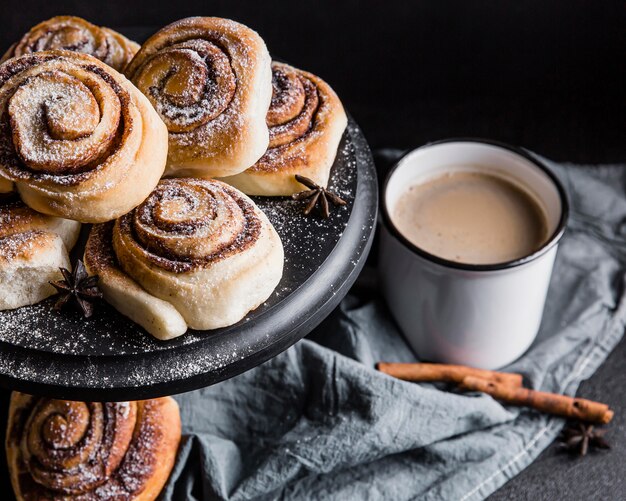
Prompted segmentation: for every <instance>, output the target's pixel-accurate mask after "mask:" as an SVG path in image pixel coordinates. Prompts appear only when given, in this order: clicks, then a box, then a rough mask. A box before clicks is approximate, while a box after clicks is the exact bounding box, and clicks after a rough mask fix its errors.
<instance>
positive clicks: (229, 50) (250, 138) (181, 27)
mask: <svg viewBox="0 0 626 501" xmlns="http://www.w3.org/2000/svg"><path fill="white" fill-rule="evenodd" d="M126 75H127V76H128V77H129V78H130V79H131V80H132V81H133V83H134V84H135V85H136V86H137V87H138V88H139V89H140V90H141V91H142V92H143V93H144V94H145V95H146V96H148V99H150V101H151V102H152V104H153V105H154V107H155V109H156V110H157V112H158V113H159V115H160V116H161V118H162V119H163V121H164V122H165V124H166V125H167V127H168V129H169V133H170V135H169V153H168V159H167V171H166V174H168V175H173V176H181V177H182V176H192V177H215V176H227V175H231V174H236V173H238V172H241V171H243V170H245V169H247V168H248V167H250V166H251V165H252V164H254V163H255V162H256V161H257V160H258V159H259V158H260V157H261V155H263V153H264V152H265V150H266V149H267V145H268V142H269V136H268V130H267V125H266V123H265V115H266V114H267V110H268V109H269V105H270V100H271V97H272V77H271V62H270V56H269V53H268V51H267V48H266V47H265V43H264V42H263V40H262V39H261V37H260V36H259V35H258V34H257V33H256V32H254V31H252V30H251V29H250V28H247V27H246V26H244V25H242V24H239V23H237V22H235V21H230V20H228V19H220V18H216V17H191V18H187V19H182V20H180V21H177V22H175V23H172V24H170V25H169V26H166V27H165V28H163V29H162V30H160V31H158V32H157V33H155V34H154V35H152V36H151V37H150V38H149V39H148V40H147V41H146V43H144V44H143V45H142V47H141V50H140V51H139V52H138V53H137V55H136V56H135V58H134V59H133V60H132V61H131V63H130V64H129V66H128V67H127V69H126Z"/></svg>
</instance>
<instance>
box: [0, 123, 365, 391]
mask: <svg viewBox="0 0 626 501" xmlns="http://www.w3.org/2000/svg"><path fill="white" fill-rule="evenodd" d="M357 140H358V141H360V143H356V144H359V147H358V148H356V149H355V141H357ZM363 141H364V140H363V139H362V136H361V133H360V131H358V128H357V127H356V125H355V124H353V123H351V124H350V125H349V127H348V131H347V133H346V135H345V136H344V139H343V140H342V142H341V144H340V147H339V151H338V155H337V159H336V161H335V165H334V167H333V171H332V174H331V181H330V186H329V188H330V189H331V190H333V191H334V192H336V193H337V194H338V195H339V196H341V197H342V198H343V199H345V200H347V201H348V204H347V205H346V206H345V207H339V208H333V211H332V213H331V217H330V218H329V219H326V220H325V219H322V218H321V217H318V216H317V215H312V216H310V217H305V216H304V215H303V214H302V208H303V207H302V205H301V203H299V202H296V201H293V200H291V199H290V198H261V197H257V198H255V202H256V203H257V204H258V206H259V207H260V208H261V209H262V210H263V211H264V212H265V214H266V215H267V216H268V218H269V220H270V221H271V222H272V223H273V224H274V226H275V228H276V230H277V232H278V233H279V235H280V237H281V240H282V242H283V246H284V249H285V267H284V275H283V279H282V280H281V282H280V283H279V285H278V286H277V288H276V290H275V291H274V293H273V294H272V296H271V297H270V298H269V299H268V300H267V301H266V302H265V303H264V304H263V305H261V306H260V307H259V308H257V309H256V310H254V311H253V312H251V313H250V314H248V316H247V317H246V318H244V319H243V320H242V321H241V322H239V323H238V324H236V325H235V326H231V327H228V328H225V329H217V330H215V331H210V332H206V333H205V332H197V331H193V330H190V331H188V332H187V333H186V334H185V335H183V336H181V337H180V338H177V339H174V340H172V341H167V342H161V341H157V340H156V339H154V338H152V337H151V336H150V335H149V334H147V333H146V332H145V331H143V330H142V329H141V328H140V327H139V326H137V325H136V324H134V323H132V322H130V321H129V320H128V319H126V318H125V317H123V316H121V315H120V314H118V313H117V312H116V311H115V310H114V309H113V308H112V307H111V306H109V305H107V304H102V305H99V306H98V308H96V312H95V314H94V317H92V318H91V319H89V320H83V319H82V318H81V316H80V315H79V313H78V312H74V311H66V312H64V313H62V314H57V313H55V312H53V311H52V309H51V306H52V302H53V300H52V299H50V300H46V301H44V302H42V303H40V304H37V305H34V306H29V307H24V308H20V309H17V310H12V311H4V312H0V342H4V343H7V344H9V345H15V346H20V347H23V348H26V349H27V350H29V351H28V352H27V353H30V355H28V356H26V355H25V354H21V353H16V354H13V353H11V354H7V353H5V352H4V351H3V352H0V375H2V374H5V375H12V376H14V377H19V379H20V380H23V381H37V382H39V383H42V384H53V385H59V384H60V385H66V386H76V385H80V386H81V387H90V388H114V387H118V386H120V385H121V386H124V387H142V386H145V385H150V384H154V383H157V382H166V381H176V380H182V379H187V378H190V377H193V376H197V375H200V374H206V373H209V372H214V373H216V374H219V373H220V371H222V370H223V369H224V368H226V367H228V366H230V365H231V364H235V363H237V362H239V361H241V360H242V359H245V358H248V357H250V356H252V355H253V354H255V353H257V352H258V351H259V350H263V349H266V348H267V347H268V346H270V345H272V344H273V343H274V342H275V339H276V337H277V336H280V335H281V332H280V331H284V330H285V329H289V328H291V327H290V326H288V325H284V326H274V328H273V329H270V330H264V329H259V328H257V325H259V324H258V320H259V319H261V318H262V317H263V316H264V315H271V312H272V311H273V310H274V309H275V308H280V307H281V306H282V303H283V301H285V300H286V299H287V298H288V297H290V296H291V295H292V294H293V293H294V292H295V291H297V290H298V289H300V288H301V287H307V282H309V281H311V280H312V279H313V278H312V277H313V276H314V275H315V274H316V272H317V271H318V268H319V267H320V265H321V264H322V263H323V262H324V261H325V260H326V259H327V258H328V255H329V254H330V252H331V251H332V250H333V249H334V248H335V246H336V244H337V243H338V242H339V240H340V239H341V237H342V235H343V234H344V232H345V231H346V225H347V224H348V220H349V218H350V214H351V213H352V210H353V204H354V197H355V194H356V187H357V162H359V165H361V164H365V165H367V163H368V162H371V156H370V154H369V151H368V150H367V149H366V147H365V146H364V145H365V143H364V142H363ZM362 148H363V150H361V149H362ZM368 169H369V170H368ZM362 175H363V176H364V178H363V179H361V176H362ZM373 175H374V174H373V166H372V165H371V164H370V165H369V167H368V168H365V169H364V170H359V183H361V182H369V183H371V182H372V181H371V176H373ZM368 178H369V179H368ZM373 223H374V220H373V216H372V219H371V220H369V222H368V223H367V224H366V225H364V226H363V227H359V228H354V225H352V226H351V228H352V230H350V231H352V232H355V231H356V232H357V233H358V234H361V235H362V241H361V242H359V243H358V245H357V247H356V248H355V250H354V259H353V260H351V261H350V262H349V263H346V266H348V267H350V268H356V267H357V266H358V264H359V261H360V256H361V253H362V251H363V249H364V248H365V247H366V244H367V242H368V240H369V236H370V234H371V232H372V230H373V228H372V225H373ZM351 241H352V240H351ZM80 252H81V251H80V250H79V251H78V253H80ZM78 255H80V254H78ZM326 284H327V285H326V286H327V287H329V290H328V291H327V292H326V294H328V295H329V297H332V296H333V295H334V294H335V292H336V290H337V287H338V286H339V285H340V284H336V283H333V281H332V280H331V281H330V282H326ZM323 287H324V286H323V285H321V284H318V288H319V289H320V290H323ZM294 314H296V312H294ZM299 315H301V313H300V314H299ZM268 318H270V317H268ZM272 318H273V317H272ZM31 350H32V351H31ZM52 353H54V354H63V355H66V356H69V357H70V358H69V359H66V358H59V357H56V356H51V355H50V354H52ZM174 354H176V355H174ZM111 355H114V356H113V357H111ZM102 356H109V357H108V358H107V359H106V361H105V359H101V358H100V357H102ZM68 360H69V361H71V362H72V363H68ZM44 361H45V362H44ZM44 364H45V370H43V367H44Z"/></svg>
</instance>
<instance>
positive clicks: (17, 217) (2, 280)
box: [0, 195, 80, 310]
mask: <svg viewBox="0 0 626 501" xmlns="http://www.w3.org/2000/svg"><path fill="white" fill-rule="evenodd" d="M79 233H80V223H77V222H76V221H70V220H67V219H61V218H58V217H51V216H44V215H43V214H39V213H37V212H35V211H34V210H32V209H30V208H29V207H27V206H26V205H24V204H23V203H22V202H21V201H20V200H19V199H18V198H17V196H16V195H13V196H10V195H0V291H2V294H0V310H7V309H13V308H19V307H20V306H26V305H29V304H35V303H38V302H39V301H42V300H43V299H45V298H47V297H48V296H51V295H53V294H55V293H56V291H55V290H54V288H53V287H52V286H51V285H50V284H49V283H48V282H49V281H50V280H61V279H62V278H63V276H62V275H61V272H60V271H59V268H60V267H63V268H66V269H71V266H70V260H69V257H68V252H69V251H70V250H71V249H72V247H74V244H75V243H76V240H77V239H78V234H79Z"/></svg>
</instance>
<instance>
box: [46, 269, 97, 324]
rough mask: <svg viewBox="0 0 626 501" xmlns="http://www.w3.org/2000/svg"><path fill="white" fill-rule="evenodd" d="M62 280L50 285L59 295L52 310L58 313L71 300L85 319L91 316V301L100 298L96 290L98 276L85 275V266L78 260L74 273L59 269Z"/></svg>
mask: <svg viewBox="0 0 626 501" xmlns="http://www.w3.org/2000/svg"><path fill="white" fill-rule="evenodd" d="M59 269H60V270H61V273H62V274H63V279H64V280H53V281H51V282H49V283H50V285H52V287H54V288H55V289H56V290H57V291H58V292H59V294H60V296H59V299H57V302H56V303H55V304H54V309H55V310H57V311H59V310H61V309H63V307H64V306H66V305H67V304H68V303H69V302H70V300H71V299H72V298H73V299H74V300H75V301H76V303H78V306H80V309H81V310H82V312H83V315H84V316H85V318H89V317H90V316H91V315H92V314H93V301H94V300H95V299H100V298H101V297H102V292H100V289H98V275H92V276H88V275H87V270H86V269H85V265H84V264H83V262H82V261H81V260H80V259H79V260H78V261H77V262H76V266H74V272H73V273H70V271H69V270H66V269H65V268H59Z"/></svg>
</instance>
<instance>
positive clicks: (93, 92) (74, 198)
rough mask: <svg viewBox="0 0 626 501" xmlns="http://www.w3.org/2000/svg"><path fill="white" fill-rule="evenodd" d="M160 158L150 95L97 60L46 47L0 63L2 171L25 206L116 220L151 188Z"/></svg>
mask: <svg viewBox="0 0 626 501" xmlns="http://www.w3.org/2000/svg"><path fill="white" fill-rule="evenodd" d="M166 157H167V129H166V128H165V125H164V124H163V122H162V121H161V119H160V118H159V117H158V115H157V114H156V112H155V111H154V109H153V108H152V106H151V105H150V103H149V101H148V100H147V99H146V98H145V96H144V95H143V94H141V92H139V90H137V89H136V88H135V87H134V86H133V85H132V84H131V83H130V82H129V81H128V80H126V79H125V78H124V77H123V76H122V75H120V74H119V73H118V72H117V71H115V70H114V69H112V68H110V67H109V66H107V65H106V64H104V63H102V62H101V61H99V60H97V59H95V58H93V57H91V56H88V55H86V54H80V53H77V52H68V51H46V52H37V53H35V54H29V55H25V56H21V57H18V58H13V59H9V60H8V61H6V62H5V63H4V64H2V65H0V177H4V178H6V179H8V180H10V181H13V182H15V184H16V187H17V190H18V192H19V193H20V195H21V197H22V200H24V202H25V203H26V204H27V205H28V206H30V207H32V208H33V209H35V210H37V211H39V212H43V213H45V214H50V215H53V216H60V217H65V218H68V219H74V220H77V221H81V222H101V221H108V220H111V219H114V218H116V217H118V216H120V215H122V214H125V213H126V212H128V211H129V210H131V209H132V208H134V207H136V206H137V205H139V203H141V202H142V201H143V200H144V199H145V198H146V197H147V196H148V195H149V194H150V191H152V189H153V188H154V187H155V186H156V184H157V183H158V181H159V179H160V177H161V176H162V174H163V170H164V169H165V160H166Z"/></svg>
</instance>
